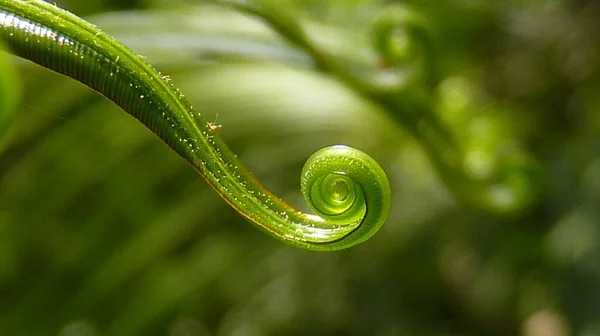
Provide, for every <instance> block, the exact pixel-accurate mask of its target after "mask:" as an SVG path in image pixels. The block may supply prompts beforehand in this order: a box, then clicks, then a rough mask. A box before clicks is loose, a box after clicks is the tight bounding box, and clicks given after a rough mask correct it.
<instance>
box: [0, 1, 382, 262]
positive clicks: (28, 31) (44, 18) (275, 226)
mask: <svg viewBox="0 0 600 336" xmlns="http://www.w3.org/2000/svg"><path fill="white" fill-rule="evenodd" d="M0 10H2V12H0V14H1V15H2V16H1V17H0V19H1V20H0V28H1V29H2V30H1V33H2V37H3V39H4V40H6V42H7V43H8V45H9V47H10V49H11V50H12V51H13V52H14V53H15V54H17V55H19V56H21V57H24V58H26V59H29V60H32V61H34V62H36V63H38V64H40V65H42V66H45V67H47V68H49V69H51V70H54V71H56V72H58V73H61V74H65V75H67V76H69V77H72V78H74V79H77V80H79V81H81V82H82V83H84V84H86V85H88V86H90V87H91V88H93V89H95V90H97V91H98V92H100V93H102V94H103V95H105V96H106V97H108V98H109V99H111V100H112V101H114V102H115V103H116V104H117V105H119V106H121V107H122V108H123V109H124V110H125V111H127V112H128V113H129V114H131V115H132V116H134V117H135V118H137V119H138V120H140V121H141V122H142V123H143V124H145V125H146V126H147V127H148V128H149V129H150V130H152V131H153V132H154V133H155V134H157V135H158V136H159V137H160V138H161V139H162V140H163V141H164V142H165V143H166V144H167V145H168V146H169V147H171V148H172V149H173V150H175V151H176V152H177V153H178V154H179V155H181V156H182V157H183V158H184V159H186V160H187V161H188V162H189V163H190V164H191V165H192V166H193V167H194V168H195V169H196V170H197V171H198V172H199V173H200V174H201V175H202V176H203V177H204V178H205V179H206V180H207V181H208V183H209V184H210V185H211V186H212V187H213V188H214V189H215V190H216V191H217V192H218V193H219V194H220V195H221V196H222V197H223V199H225V201H227V202H228V203H229V204H230V205H231V206H232V207H234V208H235V209H236V210H238V211H239V212H240V213H241V214H242V215H244V216H245V217H246V218H247V219H249V220H250V221H252V222H253V223H255V224H257V225H258V226H259V227H260V228H261V229H263V230H264V231H266V232H268V233H271V234H273V235H274V236H275V237H277V238H279V239H281V240H282V241H285V242H287V243H289V244H292V245H295V246H298V247H303V248H306V249H311V250H322V251H329V250H337V249H343V248H347V247H350V246H353V245H355V244H357V243H360V242H362V241H364V240H366V239H367V238H369V237H370V236H372V235H373V234H374V233H375V232H377V230H379V228H380V227H381V225H382V224H383V223H384V222H385V219H386V218H387V215H388V213H389V208H390V197H391V191H390V187H389V182H388V180H387V177H386V176H385V173H384V172H383V170H382V169H381V167H379V165H378V164H377V163H376V162H375V161H374V160H372V159H371V158H370V157H368V156H367V155H366V154H364V153H362V152H360V151H358V150H356V149H352V148H349V147H332V148H330V149H329V150H322V151H319V152H317V154H316V155H317V157H314V158H312V159H311V160H309V161H308V166H307V167H305V169H304V173H303V178H302V189H303V190H308V189H312V188H320V189H321V190H326V189H327V188H328V186H324V187H321V186H319V185H318V184H320V183H321V182H322V181H327V182H328V183H332V185H333V184H335V183H337V179H333V180H332V179H325V180H324V179H322V178H321V177H324V176H328V175H330V174H337V175H342V176H344V177H346V176H347V177H349V178H350V179H351V180H352V181H353V182H352V185H353V186H354V189H356V191H355V192H356V193H357V194H360V195H361V196H360V197H356V198H355V200H356V202H353V204H352V207H351V208H350V207H345V208H344V210H345V211H336V212H335V213H333V214H332V213H328V214H325V212H324V211H321V210H320V209H321V208H322V206H323V204H327V202H328V198H330V197H332V195H333V194H329V195H327V194H324V193H319V194H318V197H316V198H313V199H310V198H307V201H308V203H309V204H310V205H311V207H312V208H313V210H315V211H317V212H318V213H319V214H321V215H322V217H318V216H314V215H309V214H304V213H302V212H300V211H298V210H296V209H295V208H293V207H292V206H290V205H289V204H287V203H286V202H284V201H283V200H281V199H279V198H278V197H276V196H275V195H273V194H272V193H271V192H270V191H268V190H267V189H266V188H265V187H263V186H262V185H261V184H260V183H259V181H258V180H256V179H255V178H254V177H253V176H252V174H251V173H250V172H249V171H248V170H247V169H246V168H244V167H243V165H242V163H241V162H240V161H239V160H237V158H236V155H235V154H233V152H231V150H230V149H229V148H228V147H227V145H226V144H225V143H224V142H223V140H222V139H221V137H220V136H219V135H218V134H217V133H216V132H215V130H213V129H211V127H210V125H209V124H208V123H207V122H206V120H204V119H203V118H202V116H201V113H200V112H199V111H197V110H195V109H194V108H193V107H192V106H191V104H189V103H188V101H187V100H186V99H185V98H184V96H183V94H182V93H181V92H179V90H177V89H175V88H174V87H173V86H172V84H171V81H170V78H168V77H166V76H163V75H162V74H160V73H159V72H158V71H156V70H154V69H153V68H152V67H151V66H150V65H148V64H147V63H146V62H145V61H144V60H143V59H142V58H141V57H140V56H138V55H135V54H134V53H133V52H132V51H130V50H129V49H127V48H126V47H125V46H123V45H122V44H120V43H118V42H116V41H115V40H113V39H112V38H111V37H109V36H108V35H106V34H104V33H102V32H101V31H100V30H99V29H98V28H96V27H95V26H94V25H92V24H90V23H87V22H86V21H84V20H82V19H80V18H78V17H76V16H74V15H72V14H69V13H68V12H66V11H63V10H61V9H59V8H58V7H56V6H53V5H50V4H47V3H45V2H42V1H12V0H2V1H0ZM313 162H314V166H313V164H311V163H313ZM315 183H317V186H313V184H315ZM354 189H353V190H354ZM363 194H364V195H363ZM304 195H305V196H306V197H312V196H313V195H314V194H313V193H310V192H305V193H304Z"/></svg>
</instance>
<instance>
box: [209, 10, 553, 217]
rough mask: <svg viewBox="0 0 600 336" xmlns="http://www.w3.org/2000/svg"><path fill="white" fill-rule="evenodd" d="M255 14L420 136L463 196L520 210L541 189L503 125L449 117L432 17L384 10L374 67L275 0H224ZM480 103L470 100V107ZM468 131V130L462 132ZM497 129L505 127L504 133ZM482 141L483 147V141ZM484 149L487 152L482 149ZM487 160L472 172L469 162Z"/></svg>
mask: <svg viewBox="0 0 600 336" xmlns="http://www.w3.org/2000/svg"><path fill="white" fill-rule="evenodd" d="M216 2H217V3H219V4H222V5H225V6H231V7H232V8H235V9H236V10H239V11H241V12H243V13H246V14H249V15H252V16H255V17H257V18H258V19H260V20H262V21H263V22H265V23H266V24H267V25H268V26H270V27H271V28H272V29H273V30H274V31H276V32H277V33H279V34H280V35H281V36H282V37H284V38H285V39H286V40H288V41H289V42H290V43H292V44H293V45H295V46H297V47H299V48H300V49H302V50H304V51H305V52H306V53H307V54H308V55H310V57H311V58H312V59H313V62H314V64H315V68H316V69H318V70H320V71H323V72H326V73H328V74H330V75H332V76H333V77H335V78H337V79H339V80H340V81H341V82H342V83H343V84H345V85H346V86H347V87H349V88H350V89H352V90H353V91H355V92H356V93H357V94H359V95H361V96H363V97H364V98H366V99H368V100H371V101H373V102H375V103H376V104H378V105H379V106H380V107H382V109H383V110H384V111H385V112H387V113H388V114H389V115H390V116H391V117H392V118H394V119H395V120H396V121H397V122H398V123H399V124H401V125H402V126H403V127H404V129H405V130H407V131H408V132H409V133H410V134H411V135H412V136H413V137H414V138H415V139H417V140H418V141H419V143H420V145H421V146H422V147H423V149H424V151H425V152H426V153H427V154H428V156H429V158H430V160H431V162H432V163H433V164H434V166H435V167H436V168H437V171H438V174H439V175H440V177H441V178H442V179H443V180H444V182H445V183H446V185H447V186H448V187H449V188H450V189H451V190H452V191H453V193H454V194H455V195H456V196H457V197H458V198H459V199H461V200H463V201H465V202H467V203H469V204H471V205H473V206H476V207H478V208H481V209H485V210H488V211H492V212H496V213H508V214H511V213H518V212H521V211H523V210H524V209H527V208H529V207H530V206H531V205H532V204H534V203H535V202H536V201H537V199H538V195H539V192H540V189H541V181H540V180H541V178H540V176H542V174H541V167H540V165H539V164H538V163H537V162H536V160H535V159H534V158H532V157H531V156H530V155H529V154H528V153H527V152H526V151H525V150H524V149H523V148H521V146H519V144H518V143H514V141H513V140H512V139H511V138H510V136H504V137H503V136H501V135H506V134H509V133H510V132H507V131H505V130H496V131H499V133H494V132H492V133H486V132H483V133H482V132H469V131H467V132H465V129H467V130H469V129H471V130H472V129H473V128H475V127H476V126H477V124H478V122H479V124H480V121H481V119H482V118H476V117H475V116H474V114H475V113H474V112H473V111H463V112H465V115H468V116H471V117H473V118H472V119H463V120H462V123H461V124H456V123H455V124H450V123H448V120H447V117H446V116H445V114H447V113H448V111H446V110H444V108H443V104H437V103H436V102H437V101H439V100H443V97H440V96H439V92H438V91H437V86H439V85H440V79H438V78H436V76H437V74H436V71H435V64H433V61H432V59H433V57H432V53H433V52H435V45H434V42H433V38H432V36H431V32H430V29H429V28H428V25H427V22H426V20H425V19H424V18H422V17H421V16H420V15H418V14H417V13H415V12H413V11H411V10H410V9H409V8H407V7H405V6H398V5H395V6H391V7H388V8H385V9H383V10H382V12H381V14H380V15H378V16H377V19H376V20H375V22H374V23H373V26H372V28H371V29H372V41H373V47H374V49H375V51H376V52H377V53H378V55H379V63H378V64H376V65H375V66H373V67H372V68H371V69H360V70H357V69H355V68H352V67H351V66H347V65H346V64H344V63H343V62H340V61H339V60H337V59H336V58H334V57H330V56H329V55H328V53H327V51H326V50H322V49H321V48H320V46H319V45H318V44H316V43H314V41H313V40H312V38H311V36H309V35H308V34H307V33H306V32H305V30H304V29H303V27H302V26H301V25H300V24H299V23H298V21H297V20H296V19H295V18H294V17H293V16H291V15H290V14H288V13H286V11H285V10H284V9H283V8H280V7H278V6H276V5H275V2H272V1H267V0H262V1H239V0H221V1H216ZM466 108H467V109H475V107H474V106H473V105H469V106H467V107H466ZM465 133H466V135H465ZM498 134H501V135H500V136H499V135H498ZM484 148H485V149H484ZM483 152H485V153H486V154H485V155H482V153H483ZM474 161H476V162H477V163H476V164H477V165H478V166H485V167H486V168H487V169H486V170H485V172H484V173H474V172H473V169H472V168H473V167H472V164H473V162H474Z"/></svg>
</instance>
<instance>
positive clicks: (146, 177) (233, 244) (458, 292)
mask: <svg viewBox="0 0 600 336" xmlns="http://www.w3.org/2000/svg"><path fill="white" fill-rule="evenodd" d="M83 3H84V2H77V1H71V2H70V3H67V2H65V4H60V3H59V5H61V6H64V7H67V8H69V9H71V10H72V11H73V12H76V13H78V14H85V13H100V12H103V11H106V12H108V11H110V10H114V9H118V8H116V7H110V6H109V4H111V3H109V2H106V3H104V2H101V1H89V6H90V7H87V6H88V2H87V1H86V2H85V4H86V5H85V6H83V5H82V4H83ZM173 3H175V2H173ZM265 3H266V4H267V5H270V6H271V8H272V10H273V13H275V14H274V15H273V17H272V18H273V19H274V20H277V19H278V18H279V19H281V18H286V19H288V20H281V21H282V22H280V23H281V25H283V27H282V28H283V29H279V30H280V33H281V32H283V33H284V34H283V35H281V34H278V33H277V32H275V31H274V30H273V27H278V26H277V22H275V23H276V24H265V23H264V22H265V21H264V17H263V20H260V19H258V18H257V17H261V14H263V13H262V12H258V13H255V14H253V15H250V16H248V15H241V14H240V13H239V12H238V10H240V9H239V8H238V9H237V10H236V9H232V8H230V7H224V6H216V5H205V4H199V3H198V2H196V1H178V2H177V5H176V6H175V5H173V8H164V5H161V4H164V2H162V1H150V0H148V1H145V2H136V3H131V5H130V6H125V8H138V9H134V10H132V11H121V12H111V13H106V14H100V15H97V16H92V17H89V19H90V20H91V21H92V22H94V23H95V24H98V25H99V26H100V27H102V28H103V30H105V31H106V32H107V33H109V34H110V35H113V36H115V37H116V38H117V39H118V40H120V41H123V42H124V43H125V44H126V45H128V46H130V47H131V48H132V49H133V50H134V51H135V52H137V53H139V54H142V55H144V56H146V57H147V58H148V61H149V62H150V63H151V64H154V65H156V66H157V67H158V68H159V69H160V70H161V71H162V72H163V73H166V74H169V75H170V76H171V78H172V80H173V82H174V83H175V84H176V85H177V86H179V87H180V88H181V89H182V92H184V93H185V94H186V95H187V97H188V98H189V99H190V100H191V101H192V103H193V104H194V105H195V106H196V107H197V108H198V109H201V110H202V111H204V112H205V114H206V115H208V116H210V117H213V118H217V115H218V124H222V125H223V126H222V127H221V128H220V129H219V130H218V132H219V133H220V134H221V135H222V136H223V137H224V138H225V140H226V141H227V143H228V144H230V145H231V147H232V148H233V150H234V151H235V152H236V153H237V154H238V155H239V158H240V159H241V160H242V161H243V162H245V163H246V164H247V165H248V166H249V167H250V169H251V170H252V171H253V172H254V173H255V175H256V176H257V177H258V178H259V179H260V180H263V181H264V182H265V184H266V185H267V186H268V187H270V188H271V189H272V190H273V191H274V192H275V193H276V194H277V195H280V196H281V197H283V198H284V199H286V200H289V201H290V202H292V203H294V204H297V205H298V206H300V207H303V206H304V205H303V201H302V199H301V195H300V190H299V188H298V184H299V181H298V180H299V176H300V171H301V167H302V164H303V162H304V161H305V160H306V158H307V157H308V156H309V155H310V154H311V153H312V152H314V150H315V149H317V148H320V147H324V146H327V145H331V144H335V143H344V144H348V145H351V146H355V147H357V148H360V149H362V150H364V151H365V152H367V153H369V154H370V155H372V156H373V157H374V158H375V159H376V160H377V161H378V162H380V163H381V164H382V166H383V168H384V170H385V171H386V172H387V173H388V175H389V176H390V180H391V184H392V190H393V193H394V194H393V199H392V201H393V204H392V213H391V217H390V219H389V220H388V222H387V223H386V224H385V225H384V227H383V228H382V230H381V232H380V233H379V234H377V235H376V236H374V237H373V238H372V239H371V240H369V241H367V242H365V243H364V244H362V245H360V246H358V247H356V248H352V249H350V250H346V251H341V252H335V253H328V254H316V253H311V252H305V251H300V250H296V249H293V248H290V247H287V246H284V245H282V244H280V243H279V242H277V241H273V240H271V239H270V238H269V237H266V236H264V235H263V234H261V233H260V232H258V231H256V230H254V229H253V228H252V227H250V226H249V225H247V223H244V221H243V220H242V219H241V218H240V216H239V215H238V214H237V213H235V212H234V211H233V210H232V209H230V208H229V207H228V205H227V204H225V202H223V201H222V200H221V199H220V198H219V197H218V196H217V195H216V194H215V193H214V192H213V191H212V190H211V189H210V188H209V187H208V186H207V185H206V183H205V182H204V181H203V180H202V179H201V178H200V177H199V176H197V174H196V173H195V172H194V171H193V169H191V168H190V167H188V166H187V165H186V164H185V163H184V162H183V160H181V159H180V158H179V157H178V156H176V155H175V154H174V153H172V152H171V151H170V150H168V148H167V147H166V146H164V145H163V144H162V143H160V142H159V141H158V140H157V139H156V138H155V137H154V136H153V135H152V134H150V132H148V131H147V130H146V129H144V128H143V127H142V126H141V125H139V124H138V123H137V122H136V121H135V120H133V119H132V118H130V117H128V116H127V115H125V114H124V113H122V112H121V111H119V110H118V108H116V107H115V106H113V105H112V104H110V103H109V102H107V101H106V100H104V99H102V98H100V97H99V96H98V95H97V94H95V93H93V92H90V91H89V90H88V89H86V88H85V87H83V86H81V85H80V84H77V83H74V82H73V81H70V80H68V79H66V78H63V77H59V76H57V75H55V74H53V73H49V72H48V71H45V70H43V69H41V68H40V67H37V66H33V65H31V64H24V63H22V62H20V63H19V69H18V74H20V76H19V77H21V78H20V79H21V81H22V82H24V87H25V89H24V90H23V95H24V97H22V98H21V99H19V101H20V102H21V104H20V106H19V107H18V108H16V109H15V111H16V112H17V117H16V119H15V120H14V121H15V122H14V125H12V127H11V132H10V133H9V136H10V137H9V138H8V141H7V142H6V143H5V144H4V148H3V152H2V154H0V330H2V331H3V333H6V334H9V335H47V334H59V335H98V334H106V335H140V334H144V335H148V334H150V335H153V334H156V335H164V334H170V335H197V334H201V335H211V334H225V335H246V334H259V335H261V334H262V335H307V334H309V335H310V334H328V335H329V334H340V335H345V334H348V335H432V334H435V335H513V334H518V333H522V334H525V335H540V333H539V331H538V332H537V333H536V331H535V328H536V326H537V328H540V327H539V326H540V325H541V326H542V327H546V328H551V330H553V332H555V333H556V335H567V334H569V330H570V334H573V335H585V336H587V335H597V334H598V332H599V331H600V325H599V324H598V322H597V320H596V318H597V316H599V315H600V309H599V308H598V307H599V305H598V302H599V300H600V291H598V284H599V280H600V271H599V269H598V266H597V265H599V264H600V228H599V227H598V223H600V211H599V210H598V204H599V203H600V192H599V190H600V156H599V154H598V153H600V147H599V144H600V135H599V134H600V131H599V130H600V117H599V114H598V113H597V112H598V110H599V109H600V98H599V96H598V95H597V94H596V93H597V92H599V90H600V84H599V83H600V81H599V80H598V78H600V67H599V64H600V63H599V61H598V53H599V50H598V47H597V46H598V45H600V43H599V42H600V36H599V35H598V33H597V31H598V30H597V26H596V23H595V22H597V21H596V20H597V18H598V15H600V8H599V7H598V4H597V2H594V1H587V2H586V1H580V2H578V3H577V4H575V3H569V2H566V1H554V2H551V3H548V4H545V5H543V4H540V3H539V2H534V1H528V2H525V3H518V4H511V5H507V4H505V3H497V4H495V3H490V2H484V1H458V2H447V3H440V2H431V3H423V2H420V1H409V2H408V3H402V7H398V6H399V4H394V7H387V6H388V5H384V4H383V2H382V1H366V0H363V1H342V0H339V1H298V0H295V1H291V0H290V1H285V5H284V1H282V2H279V1H269V2H265ZM76 6H79V7H76ZM139 6H145V8H147V9H149V10H144V9H140V8H139ZM161 6H162V7H161ZM120 8H121V9H122V8H123V7H120ZM157 8H160V9H157ZM390 8H394V10H390ZM79 10H81V12H79ZM393 12H396V13H407V12H408V13H412V14H411V16H409V17H410V18H411V19H414V20H415V21H412V22H414V24H415V26H413V27H415V29H413V30H411V29H406V26H404V25H402V23H406V22H407V21H402V20H401V21H397V22H398V23H399V25H398V26H397V27H398V28H399V29H391V30H389V29H388V28H394V27H396V26H386V25H383V26H382V25H378V23H381V22H384V23H385V20H384V21H380V20H382V19H386V14H394V13H393ZM263 16H264V15H263ZM417 17H418V20H417V19H416V18H417ZM267 22H268V18H267ZM290 27H292V28H293V29H297V28H298V27H300V28H301V29H302V30H301V34H299V33H298V31H297V30H292V31H289V32H288V33H287V34H286V32H285V28H290ZM294 27H295V28H294ZM382 27H383V28H385V29H383V28H382ZM419 27H420V28H419ZM416 28H418V29H416ZM389 32H391V33H393V34H391V35H386V34H388V33H389ZM414 32H418V34H414ZM374 33H378V34H375V35H374ZM384 37H390V39H385V38H384ZM386 53H387V54H386ZM316 55H324V57H322V58H318V57H315V56H316ZM381 55H391V57H385V59H382V58H381ZM0 56H1V57H3V58H4V57H6V55H4V54H2V55H0ZM2 64H3V63H1V64H0V65H2ZM10 64H12V60H11V63H10ZM2 66H3V65H2ZM2 69H4V68H2ZM9 69H10V71H13V70H15V69H14V68H9ZM415 70H416V71H415ZM1 74H2V75H1V76H0V82H1V83H15V82H14V81H13V80H10V81H7V78H8V77H6V76H7V75H6V74H7V72H5V71H2V72H1ZM13 87H15V85H8V86H6V85H0V89H2V88H8V89H13ZM0 92H6V91H0ZM0 97H5V95H0ZM6 97H10V99H13V100H15V101H17V99H18V96H17V95H13V94H10V95H8V96H6ZM6 102H8V100H4V99H3V100H2V101H0V105H2V104H6ZM11 104H12V103H11ZM0 111H2V110H1V109H0ZM424 115H425V116H427V117H426V118H424V119H422V120H425V121H422V120H418V119H417V118H415V116H419V117H421V116H424ZM210 117H209V118H208V119H209V120H210V119H211V118H210ZM3 120H4V119H2V117H0V122H2V124H0V130H2V129H3V128H2V127H4V126H5V125H4V123H5V122H4V121H3ZM490 210H491V211H490Z"/></svg>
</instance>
